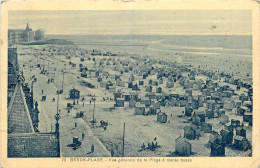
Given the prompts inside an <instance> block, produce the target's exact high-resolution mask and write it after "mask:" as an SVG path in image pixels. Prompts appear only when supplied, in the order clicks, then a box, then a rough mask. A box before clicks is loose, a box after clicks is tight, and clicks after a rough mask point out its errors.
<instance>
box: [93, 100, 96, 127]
mask: <svg viewBox="0 0 260 168" xmlns="http://www.w3.org/2000/svg"><path fill="white" fill-rule="evenodd" d="M95 102H96V96H95V95H94V109H93V121H92V124H93V127H94V123H95V108H96V103H95Z"/></svg>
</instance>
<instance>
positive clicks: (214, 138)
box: [209, 131, 222, 144]
mask: <svg viewBox="0 0 260 168" xmlns="http://www.w3.org/2000/svg"><path fill="white" fill-rule="evenodd" d="M209 143H217V144H222V136H221V135H219V133H217V132H216V131H212V132H211V134H210V136H209Z"/></svg>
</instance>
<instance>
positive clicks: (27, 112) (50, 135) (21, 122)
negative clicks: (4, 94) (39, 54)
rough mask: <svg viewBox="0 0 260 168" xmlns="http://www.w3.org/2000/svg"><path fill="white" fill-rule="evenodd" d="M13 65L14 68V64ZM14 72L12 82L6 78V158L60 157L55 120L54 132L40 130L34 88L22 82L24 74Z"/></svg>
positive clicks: (57, 124)
mask: <svg viewBox="0 0 260 168" xmlns="http://www.w3.org/2000/svg"><path fill="white" fill-rule="evenodd" d="M8 63H10V61H9V60H8ZM12 66H13V68H14V69H16V67H17V64H12ZM17 73H18V74H17V75H16V77H17V80H16V83H15V81H12V84H10V83H9V81H8V100H9V103H8V107H7V116H8V117H7V119H8V128H7V129H8V131H7V132H8V136H7V137H8V140H7V157H9V158H28V157H38V158H39V157H60V143H59V123H58V119H57V120H56V121H57V123H56V129H55V132H47V133H40V132H39V130H38V128H37V127H38V122H39V119H38V113H39V111H38V103H37V101H36V102H35V105H34V106H33V101H31V100H33V89H31V90H30V89H29V88H28V87H27V86H26V84H25V83H24V80H23V76H22V75H21V74H19V72H18V71H17ZM8 76H9V75H8ZM13 85H15V86H14V87H13ZM32 88H33V87H32Z"/></svg>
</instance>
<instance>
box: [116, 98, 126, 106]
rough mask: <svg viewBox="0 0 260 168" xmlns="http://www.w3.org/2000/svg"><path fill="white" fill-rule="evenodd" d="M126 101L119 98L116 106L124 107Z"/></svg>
mask: <svg viewBox="0 0 260 168" xmlns="http://www.w3.org/2000/svg"><path fill="white" fill-rule="evenodd" d="M124 102H125V99H124V98H117V99H116V104H115V107H124Z"/></svg>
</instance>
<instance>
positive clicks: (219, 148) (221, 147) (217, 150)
mask: <svg viewBox="0 0 260 168" xmlns="http://www.w3.org/2000/svg"><path fill="white" fill-rule="evenodd" d="M210 149H211V150H210V156H211V157H217V156H225V144H218V143H212V144H210Z"/></svg>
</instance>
